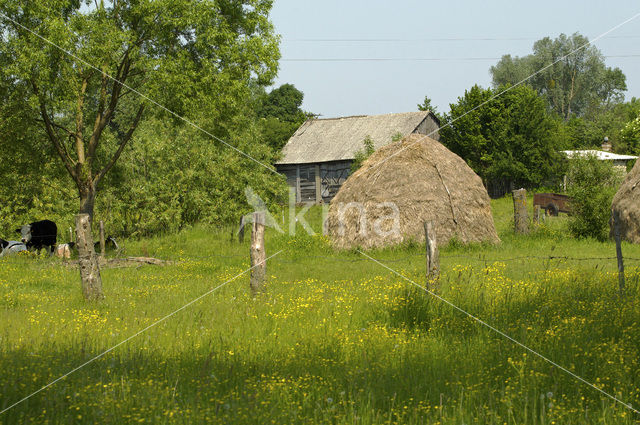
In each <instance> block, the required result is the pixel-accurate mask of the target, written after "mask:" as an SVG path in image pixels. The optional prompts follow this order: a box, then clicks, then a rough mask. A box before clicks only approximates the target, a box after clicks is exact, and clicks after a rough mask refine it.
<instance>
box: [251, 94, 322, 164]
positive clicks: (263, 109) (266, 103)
mask: <svg viewBox="0 0 640 425" xmlns="http://www.w3.org/2000/svg"><path fill="white" fill-rule="evenodd" d="M303 99H304V93H302V92H301V91H300V90H298V89H296V88H295V86H294V85H293V84H283V85H281V86H280V87H278V88H276V89H273V90H272V91H271V92H270V93H268V94H263V95H262V96H261V99H260V102H259V104H258V107H257V115H258V117H259V118H260V119H261V123H262V131H263V135H264V139H265V141H266V143H267V144H268V145H269V146H271V147H272V148H273V149H275V150H276V151H277V152H279V151H280V150H281V149H282V147H283V146H284V145H285V144H286V143H287V141H288V140H289V138H290V137H291V136H292V135H293V133H295V131H296V130H297V129H298V128H299V127H300V126H301V125H302V123H304V122H305V121H306V120H307V118H308V117H309V115H310V114H308V113H305V112H304V111H303V110H302V109H301V107H302V100H303Z"/></svg>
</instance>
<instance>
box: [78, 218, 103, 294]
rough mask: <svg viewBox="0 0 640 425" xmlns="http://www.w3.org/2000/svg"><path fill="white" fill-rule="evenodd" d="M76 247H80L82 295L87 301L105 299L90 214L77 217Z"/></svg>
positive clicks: (79, 261) (79, 263) (79, 260)
mask: <svg viewBox="0 0 640 425" xmlns="http://www.w3.org/2000/svg"><path fill="white" fill-rule="evenodd" d="M76 239H77V242H76V246H77V247H78V267H79V269H80V280H81V281H82V294H83V295H84V299H85V300H87V301H95V300H99V299H102V298H104V296H103V295H102V279H101V278H100V267H99V265H98V257H97V256H96V253H95V250H94V249H93V237H92V236H91V219H90V217H89V214H78V215H76Z"/></svg>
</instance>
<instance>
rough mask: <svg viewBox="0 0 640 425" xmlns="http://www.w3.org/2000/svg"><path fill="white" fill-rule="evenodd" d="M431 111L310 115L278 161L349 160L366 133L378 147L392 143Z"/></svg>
mask: <svg viewBox="0 0 640 425" xmlns="http://www.w3.org/2000/svg"><path fill="white" fill-rule="evenodd" d="M430 115H431V116H432V117H433V114H432V113H431V112H429V111H420V112H406V113H401V114H386V115H362V116H354V117H345V118H329V119H310V120H308V121H307V122H305V123H304V124H302V126H301V127H300V128H299V129H298V130H297V131H296V132H295V133H294V134H293V136H291V138H290V139H289V141H288V142H287V144H286V145H285V147H284V148H283V150H282V159H281V160H280V161H278V162H277V164H308V163H315V162H326V161H339V160H350V159H353V154H354V153H355V152H356V151H359V150H362V148H363V145H362V142H363V141H364V139H365V138H366V137H367V136H369V137H371V139H373V144H374V147H375V149H376V150H377V149H379V148H381V147H382V146H385V145H387V144H389V143H391V141H392V140H391V139H392V138H393V136H395V135H396V134H398V133H399V134H401V135H402V136H407V135H409V134H411V133H413V132H414V131H416V129H417V128H418V126H419V125H420V124H421V123H422V122H423V121H424V120H425V119H427V117H429V116H430ZM434 119H436V118H435V117H434ZM436 120H437V119H436Z"/></svg>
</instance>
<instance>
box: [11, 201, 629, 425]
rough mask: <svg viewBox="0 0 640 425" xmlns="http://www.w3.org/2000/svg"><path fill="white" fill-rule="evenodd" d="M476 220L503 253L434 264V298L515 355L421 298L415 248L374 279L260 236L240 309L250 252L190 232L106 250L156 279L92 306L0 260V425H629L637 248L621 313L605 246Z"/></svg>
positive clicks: (131, 272)
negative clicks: (121, 253) (138, 260)
mask: <svg viewBox="0 0 640 425" xmlns="http://www.w3.org/2000/svg"><path fill="white" fill-rule="evenodd" d="M492 207H493V213H494V217H495V221H496V227H497V229H498V233H499V235H500V237H501V240H502V243H501V244H499V245H495V246H494V245H472V246H464V245H462V244H459V243H456V242H452V243H450V244H449V245H448V246H446V247H442V249H441V252H440V255H441V269H442V273H441V277H440V279H439V281H438V283H437V285H438V289H437V295H438V296H439V297H442V298H443V299H444V300H447V301H448V302H450V303H451V304H453V305H455V306H457V307H458V308H459V309H460V310H463V311H465V312H467V313H469V314H471V315H473V316H474V317H476V318H478V319H479V320H481V321H483V323H485V324H487V325H490V326H491V327H493V328H495V329H497V330H499V331H501V332H504V333H505V334H507V335H509V336H510V337H512V338H513V339H515V340H517V341H518V342H520V343H522V344H523V345H525V346H526V347H528V348H530V350H532V351H529V350H527V349H525V348H523V347H522V346H520V345H518V344H516V343H515V342H513V341H512V340H509V339H507V338H506V337H505V336H503V335H500V334H499V333H497V332H495V331H494V330H492V329H490V328H489V327H488V326H486V325H484V324H482V323H480V322H479V321H478V320H476V319H474V318H472V317H470V316H469V315H467V314H464V313H462V312H461V311H460V310H458V309H455V308H453V307H452V306H451V305H449V304H447V303H445V302H444V301H442V300H441V299H438V298H436V297H434V296H432V295H430V294H428V293H426V292H425V291H424V290H422V289H420V288H419V287H418V286H424V285H425V277H424V268H425V259H424V245H422V246H421V245H419V244H410V243H408V244H405V245H403V246H399V247H396V248H393V249H385V250H378V251H370V252H367V254H368V255H371V256H372V257H374V258H376V259H377V260H379V261H380V262H381V263H383V264H385V265H387V266H388V267H389V268H391V269H393V271H391V270H389V269H386V268H384V267H382V266H380V265H378V264H376V263H375V262H373V261H371V260H369V259H367V258H366V257H364V256H363V255H362V254H360V253H358V252H356V251H348V252H336V251H334V250H333V249H332V248H331V246H330V244H329V242H328V240H327V239H326V237H323V236H321V235H316V236H308V235H307V234H306V232H304V231H303V230H302V228H301V227H300V226H299V225H298V231H297V233H296V236H288V235H286V234H279V233H277V232H276V231H274V230H272V229H269V230H268V232H267V236H266V249H267V255H274V254H277V255H275V256H274V257H273V258H271V259H270V260H269V261H268V264H267V276H268V279H267V283H266V286H265V290H264V292H263V293H262V294H260V295H259V296H257V297H252V296H251V294H250V291H249V276H248V274H247V273H244V274H243V272H246V270H247V269H248V267H249V239H250V237H249V235H247V236H246V237H245V241H244V243H242V244H240V243H239V242H238V241H237V238H235V237H232V236H233V235H232V229H230V228H209V227H204V226H199V227H194V228H191V229H187V230H184V231H182V232H180V233H177V234H169V235H162V236H157V237H154V238H149V239H143V240H124V241H121V244H122V245H123V246H124V249H125V255H129V256H153V257H156V258H161V259H165V260H170V261H171V263H168V264H167V265H164V266H153V265H144V266H139V267H121V268H104V269H103V270H102V279H103V289H104V293H105V299H104V301H101V302H98V303H86V302H84V300H83V299H82V294H81V290H80V283H79V273H78V271H77V269H75V268H73V267H71V266H68V265H65V264H64V262H63V261H62V260H59V259H54V258H47V257H31V256H25V255H21V256H16V257H11V258H3V259H0V410H4V409H7V408H9V407H10V406H12V405H13V404H14V403H18V402H19V404H17V405H15V406H14V407H12V408H10V409H8V410H6V411H4V412H3V413H2V414H0V423H3V424H18V423H38V424H42V423H51V424H82V423H87V424H93V423H109V424H111V423H153V424H165V423H166V424H173V423H178V424H193V423H220V424H227V423H239V424H290V423H291V424H314V423H330V424H346V423H349V424H436V423H439V424H458V425H460V424H466V425H469V424H501V425H502V424H638V421H640V414H638V413H635V412H634V410H633V409H640V368H639V362H640V327H639V324H640V296H639V294H638V289H639V288H638V286H639V285H638V282H639V279H640V270H639V269H638V266H640V246H633V245H629V244H623V247H622V249H623V252H624V255H625V257H627V260H626V263H625V265H626V284H627V288H626V292H625V294H624V295H620V294H619V291H618V275H617V265H616V260H615V259H614V258H613V257H615V246H614V244H613V243H612V242H606V243H602V242H597V241H594V240H589V239H584V240H576V239H573V238H571V237H570V236H569V234H568V232H567V230H566V228H567V222H566V220H567V218H566V217H564V216H561V217H557V218H556V217H550V218H548V219H547V220H546V221H545V222H544V224H542V225H540V226H538V227H536V228H535V229H534V230H533V231H532V233H531V234H530V235H526V236H521V235H514V234H513V231H512V225H513V218H512V214H513V206H512V202H511V199H510V198H504V199H499V200H495V201H493V203H492ZM306 216H307V217H308V219H309V222H310V224H311V226H312V227H313V228H314V229H316V231H319V230H320V228H321V226H320V209H319V208H312V209H311V210H310V211H309V212H308V213H307V215H306ZM276 218H277V219H278V220H279V223H280V224H281V225H282V226H283V227H285V228H288V223H287V221H288V214H284V215H283V216H282V217H281V216H280V215H276ZM280 220H284V223H282V222H280ZM396 273H397V274H396ZM405 278H406V279H405ZM407 279H408V280H407ZM410 281H412V282H413V283H412V282H410ZM215 288H217V289H215ZM214 289H215V290H214ZM212 290H213V291H212ZM205 294H206V295H205ZM203 295H204V296H203ZM198 297H201V298H200V299H198V300H196V299H197V298H198ZM194 300H196V301H194ZM188 303H191V304H189V305H187V304H188ZM185 305H187V306H186V307H185ZM182 307H184V308H182ZM168 315H170V316H168ZM158 321H160V322H158ZM534 352H535V353H539V354H540V355H542V356H544V357H545V358H546V359H545V358H542V357H540V356H539V355H537V354H535V353H534ZM96 356H99V357H98V358H96ZM92 359H95V360H93V361H91V360H92ZM550 361H552V362H554V363H555V364H557V365H559V366H561V367H563V368H566V370H567V371H570V372H571V373H572V374H575V375H576V376H578V377H580V378H582V379H584V381H587V382H588V383H589V384H591V385H592V386H591V385H588V384H586V383H585V382H583V381H581V380H579V379H578V378H576V377H575V376H572V375H571V374H569V373H568V372H567V371H565V370H562V369H561V368H559V367H557V366H555V365H553V364H552V363H550ZM87 362H89V363H87ZM85 363H86V364H85ZM83 365H84V366H83ZM80 366H82V367H80ZM69 372H72V373H69ZM67 374H68V375H67ZM63 376H65V377H64V378H62V379H59V378H61V377H63ZM55 380H57V381H56V382H55V383H53V384H52V385H50V386H48V387H46V388H44V389H43V387H45V386H46V385H48V384H50V383H52V382H53V381H55ZM599 390H601V391H602V392H601V391H599ZM34 392H37V393H35V394H34V395H32V396H31V397H29V398H27V399H26V400H24V401H21V400H23V399H24V398H25V397H28V396H30V395H31V394H33V393H34ZM603 392H604V393H606V394H608V395H609V396H610V397H609V396H607V395H605V394H604V393H603ZM612 397H614V398H617V399H618V400H619V401H620V402H623V403H626V404H627V405H631V406H633V407H632V408H631V409H630V408H629V407H627V406H625V405H624V404H623V403H620V402H617V401H615V400H614V399H613V398H612ZM20 401H21V402H20Z"/></svg>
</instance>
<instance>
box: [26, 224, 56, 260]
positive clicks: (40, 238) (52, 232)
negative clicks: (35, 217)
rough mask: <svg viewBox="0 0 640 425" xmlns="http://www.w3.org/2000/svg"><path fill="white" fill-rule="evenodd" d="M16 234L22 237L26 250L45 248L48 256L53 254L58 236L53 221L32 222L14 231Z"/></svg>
mask: <svg viewBox="0 0 640 425" xmlns="http://www.w3.org/2000/svg"><path fill="white" fill-rule="evenodd" d="M16 232H18V233H20V234H21V235H22V243H24V244H25V245H26V246H27V249H28V250H30V251H31V250H35V251H37V250H40V249H42V248H46V249H47V252H49V254H53V248H54V247H55V245H56V239H57V235H58V227H57V226H56V223H54V222H53V221H51V220H40V221H34V222H33V223H31V224H25V225H24V226H22V227H21V228H19V229H16Z"/></svg>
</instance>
